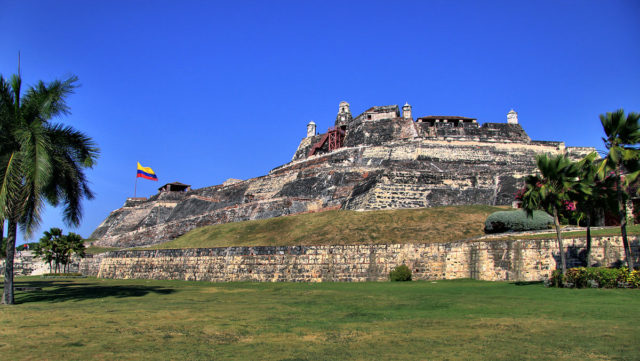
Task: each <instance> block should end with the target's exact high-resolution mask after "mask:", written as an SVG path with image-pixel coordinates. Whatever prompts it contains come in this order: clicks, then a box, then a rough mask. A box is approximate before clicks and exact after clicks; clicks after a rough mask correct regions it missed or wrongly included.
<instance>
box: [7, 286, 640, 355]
mask: <svg viewBox="0 0 640 361" xmlns="http://www.w3.org/2000/svg"><path fill="white" fill-rule="evenodd" d="M17 286H18V287H27V286H30V287H42V290H41V291H32V292H18V293H17V302H18V303H19V304H18V305H16V306H11V307H6V306H5V307H0V355H1V357H2V359H3V360H43V359H48V360H87V359H104V360H113V359H119V360H120V359H122V360H155V359H186V360H196V359H197V360H205V359H211V360H214V359H238V360H345V359H359V360H374V359H375V360H424V359H438V360H469V359H490V360H520V359H533V360H578V359H579V360H637V359H639V358H640V334H639V332H638V320H640V291H639V290H605V289H582V290H573V289H546V288H544V287H543V286H542V285H541V284H522V285H517V284H510V283H504V282H481V281H471V280H457V281H438V282H409V283H388V282H380V283H320V284H300V283H285V284H282V283H278V284H273V283H217V284H216V283H205V282H185V281H151V280H103V279H93V278H87V279H74V280H43V279H40V278H37V277H22V278H21V277H19V278H17Z"/></svg>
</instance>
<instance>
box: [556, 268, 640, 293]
mask: <svg viewBox="0 0 640 361" xmlns="http://www.w3.org/2000/svg"><path fill="white" fill-rule="evenodd" d="M547 283H548V285H549V286H551V287H575V288H587V287H591V288H598V287H599V288H640V271H633V272H629V270H628V269H627V268H624V267H623V268H606V267H593V268H585V267H576V268H570V269H568V270H567V274H566V275H565V276H564V278H563V277H562V271H560V270H555V271H553V273H552V274H551V278H550V279H549V281H548V282H547Z"/></svg>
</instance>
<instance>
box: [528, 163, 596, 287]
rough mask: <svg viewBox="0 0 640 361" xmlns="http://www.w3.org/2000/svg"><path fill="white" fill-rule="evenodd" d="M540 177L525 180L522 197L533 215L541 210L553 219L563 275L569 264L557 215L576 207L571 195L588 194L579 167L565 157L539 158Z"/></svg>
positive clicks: (531, 176)
mask: <svg viewBox="0 0 640 361" xmlns="http://www.w3.org/2000/svg"><path fill="white" fill-rule="evenodd" d="M536 163H537V166H538V171H539V172H540V174H539V175H537V174H535V175H529V176H527V177H526V178H525V192H524V193H523V194H522V208H524V210H525V211H527V213H528V214H530V215H532V214H533V211H534V210H536V209H541V210H544V211H546V212H547V213H549V214H551V215H552V216H553V223H554V226H555V229H556V238H557V242H558V251H559V253H560V261H561V264H562V274H565V273H566V271H567V261H566V257H565V253H564V245H563V244H562V234H561V232H560V221H559V219H558V214H559V213H560V211H561V210H563V209H567V208H569V207H572V206H573V203H572V196H573V195H574V194H575V193H579V192H589V189H587V188H585V187H583V185H581V184H580V182H579V181H578V176H579V175H580V168H579V166H578V164H577V163H575V162H572V161H571V160H570V159H569V158H567V156H566V155H564V154H562V155H557V156H554V157H549V156H548V155H546V154H541V155H538V156H537V157H536Z"/></svg>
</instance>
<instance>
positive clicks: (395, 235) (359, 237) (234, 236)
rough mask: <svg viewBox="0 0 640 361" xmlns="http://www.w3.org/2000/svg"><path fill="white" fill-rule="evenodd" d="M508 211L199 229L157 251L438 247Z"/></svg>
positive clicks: (427, 212)
mask: <svg viewBox="0 0 640 361" xmlns="http://www.w3.org/2000/svg"><path fill="white" fill-rule="evenodd" d="M504 209H505V207H492V206H481V205H476V206H451V207H435V208H420V209H400V210H388V211H387V210H384V211H368V212H358V211H346V210H337V211H327V212H321V213H308V214H298V215H292V216H286V217H277V218H270V219H263V220H257V221H246V222H237V223H227V224H219V225H213V226H207V227H202V228H198V229H195V230H193V231H191V232H188V233H186V234H185V235H183V236H182V237H179V238H176V239H174V240H172V241H169V242H165V243H161V244H158V245H156V246H154V247H152V248H207V247H229V246H273V245H280V246H294V245H329V244H382V243H436V242H448V241H456V240H462V239H468V238H472V237H476V236H480V235H483V234H484V231H483V228H484V220H485V219H486V218H487V216H488V215H489V214H491V213H493V212H495V211H499V210H504Z"/></svg>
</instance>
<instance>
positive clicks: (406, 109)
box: [402, 102, 413, 120]
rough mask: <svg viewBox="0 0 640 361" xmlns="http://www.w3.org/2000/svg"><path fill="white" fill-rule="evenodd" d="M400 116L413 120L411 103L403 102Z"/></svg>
mask: <svg viewBox="0 0 640 361" xmlns="http://www.w3.org/2000/svg"><path fill="white" fill-rule="evenodd" d="M402 117H403V118H404V119H411V120H413V117H412V116H411V105H409V103H408V102H407V103H405V104H404V106H402Z"/></svg>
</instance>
